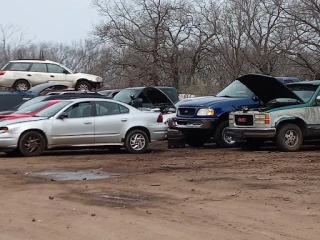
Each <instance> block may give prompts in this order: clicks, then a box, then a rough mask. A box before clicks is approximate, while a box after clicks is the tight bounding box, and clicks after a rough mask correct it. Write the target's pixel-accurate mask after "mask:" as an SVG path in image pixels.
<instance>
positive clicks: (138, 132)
mask: <svg viewBox="0 0 320 240" xmlns="http://www.w3.org/2000/svg"><path fill="white" fill-rule="evenodd" d="M166 134H167V126H166V125H165V124H164V123H163V117H162V115H161V113H159V112H154V111H140V110H138V109H136V108H134V107H131V106H129V105H127V104H124V103H120V102H116V101H113V100H107V99H97V98H94V99H91V98H86V99H72V100H65V101H61V102H59V103H57V104H55V105H53V106H51V107H49V108H46V109H44V110H43V111H41V112H39V113H38V114H37V115H36V116H34V117H28V118H21V119H15V120H6V121H1V122H0V151H3V152H6V153H7V154H13V153H14V154H16V153H19V154H21V155H23V156H26V157H30V156H38V155H41V154H42V153H43V151H45V150H46V149H55V148H61V147H63V148H69V147H100V146H115V147H119V148H120V147H122V146H124V147H125V148H126V149H127V151H128V152H130V153H144V152H145V151H146V150H147V148H148V144H149V142H151V141H161V140H165V138H166Z"/></svg>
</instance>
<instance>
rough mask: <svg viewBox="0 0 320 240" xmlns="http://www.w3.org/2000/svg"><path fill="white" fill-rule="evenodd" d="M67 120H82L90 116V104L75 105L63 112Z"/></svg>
mask: <svg viewBox="0 0 320 240" xmlns="http://www.w3.org/2000/svg"><path fill="white" fill-rule="evenodd" d="M65 112H66V113H67V114H68V118H83V117H91V116H92V106H91V103H90V102H82V103H76V104H74V105H72V106H71V107H70V108H68V109H67V110H66V111H65Z"/></svg>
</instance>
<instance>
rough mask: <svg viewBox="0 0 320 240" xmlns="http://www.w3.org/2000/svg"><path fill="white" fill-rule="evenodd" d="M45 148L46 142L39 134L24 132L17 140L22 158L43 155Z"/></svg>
mask: <svg viewBox="0 0 320 240" xmlns="http://www.w3.org/2000/svg"><path fill="white" fill-rule="evenodd" d="M28 145H29V146H28ZM45 148H46V140H45V138H44V137H43V135H42V134H41V133H39V132H36V131H28V132H25V133H24V134H23V135H22V136H21V137H20V139H19V144H18V149H19V152H20V153H21V154H22V156H24V157H34V156H39V155H41V154H42V153H43V151H44V150H45Z"/></svg>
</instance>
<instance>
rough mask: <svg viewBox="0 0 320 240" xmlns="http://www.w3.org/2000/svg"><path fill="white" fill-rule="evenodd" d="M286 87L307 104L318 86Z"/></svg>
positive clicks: (293, 85) (295, 85) (294, 85)
mask: <svg viewBox="0 0 320 240" xmlns="http://www.w3.org/2000/svg"><path fill="white" fill-rule="evenodd" d="M287 87H288V88H289V89H290V90H291V91H293V92H294V93H295V94H296V95H297V96H298V97H300V98H301V99H302V100H303V101H304V102H309V101H310V99H311V98H312V96H313V94H314V93H315V91H316V90H317V88H318V86H316V85H311V84H290V85H287Z"/></svg>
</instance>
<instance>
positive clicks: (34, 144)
mask: <svg viewBox="0 0 320 240" xmlns="http://www.w3.org/2000/svg"><path fill="white" fill-rule="evenodd" d="M40 145H41V140H40V139H39V138H37V137H33V136H30V137H29V138H28V139H27V140H26V142H25V144H24V146H25V148H26V150H27V151H28V152H29V153H33V152H35V151H37V150H38V149H39V148H40Z"/></svg>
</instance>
